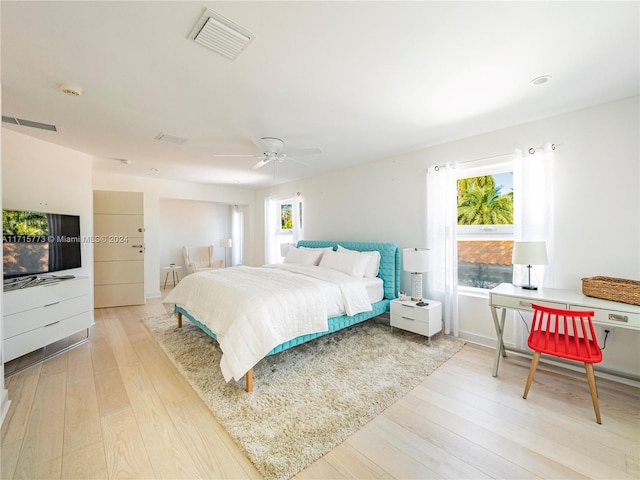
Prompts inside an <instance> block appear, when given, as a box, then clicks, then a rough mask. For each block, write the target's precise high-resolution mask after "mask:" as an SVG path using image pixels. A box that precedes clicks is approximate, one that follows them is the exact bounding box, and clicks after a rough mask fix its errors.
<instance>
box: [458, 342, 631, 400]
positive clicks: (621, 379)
mask: <svg viewBox="0 0 640 480" xmlns="http://www.w3.org/2000/svg"><path fill="white" fill-rule="evenodd" d="M458 338H460V339H462V340H465V341H467V342H470V343H474V344H476V345H481V346H483V347H489V348H492V349H493V350H495V349H496V342H497V340H496V339H495V338H488V337H483V336H481V335H474V334H473V333H469V332H459V334H458ZM505 347H506V348H507V354H513V355H518V356H521V357H524V358H527V359H529V360H530V359H531V358H532V357H533V354H532V353H531V351H529V350H522V349H517V348H515V345H510V344H508V343H505ZM540 362H542V363H546V364H549V365H554V366H556V367H562V368H566V369H568V370H572V371H575V372H580V373H584V368H583V366H582V364H580V365H576V364H575V363H573V362H568V361H567V362H565V361H563V360H554V359H551V358H548V357H544V356H543V357H541V359H540ZM594 370H595V373H596V376H598V377H600V378H606V379H607V380H611V381H614V382H618V383H623V384H625V385H630V386H632V387H640V377H638V376H637V375H633V374H630V373H626V372H621V371H618V370H611V369H608V368H602V367H598V365H597V364H596V365H594Z"/></svg>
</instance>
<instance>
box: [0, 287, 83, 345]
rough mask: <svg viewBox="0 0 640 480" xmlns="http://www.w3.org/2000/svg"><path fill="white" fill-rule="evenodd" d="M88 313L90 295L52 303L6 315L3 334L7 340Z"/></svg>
mask: <svg viewBox="0 0 640 480" xmlns="http://www.w3.org/2000/svg"><path fill="white" fill-rule="evenodd" d="M88 311H89V295H83V296H80V297H76V298H72V299H70V300H66V301H62V302H55V303H51V304H49V305H46V306H42V307H38V308H32V309H30V310H25V311H24V312H19V313H14V314H13V315H5V317H4V328H3V331H2V333H3V336H4V338H5V339H6V338H11V337H13V336H15V335H20V334H21V333H24V332H28V331H30V330H34V329H36V328H40V327H44V326H45V325H49V324H52V323H56V322H59V321H60V320H64V319H65V318H67V317H72V316H74V315H77V314H79V313H84V312H88Z"/></svg>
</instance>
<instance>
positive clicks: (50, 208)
mask: <svg viewBox="0 0 640 480" xmlns="http://www.w3.org/2000/svg"><path fill="white" fill-rule="evenodd" d="M25 128H26V127H25ZM52 135H55V133H52ZM91 166H92V165H91V157H90V156H89V155H86V154H83V153H80V152H77V151H75V150H71V149H69V148H65V147H60V146H58V145H55V144H53V143H49V142H45V141H42V140H38V139H35V138H33V137H29V136H27V135H23V134H21V133H17V132H14V131H12V130H8V129H6V128H3V129H2V207H3V208H7V209H16V210H34V211H38V212H51V213H62V214H69V215H80V233H81V235H82V237H83V238H90V237H91V236H93V191H92V189H91V176H92V173H91ZM81 253H82V268H76V269H73V270H69V271H68V273H69V274H71V275H82V276H87V277H89V278H90V280H91V305H92V306H93V244H92V243H91V242H83V243H82V250H81Z"/></svg>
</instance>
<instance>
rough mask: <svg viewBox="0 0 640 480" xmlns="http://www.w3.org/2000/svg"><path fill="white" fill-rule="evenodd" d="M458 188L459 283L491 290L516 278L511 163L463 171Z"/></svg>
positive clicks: (458, 181) (463, 285)
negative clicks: (514, 269)
mask: <svg viewBox="0 0 640 480" xmlns="http://www.w3.org/2000/svg"><path fill="white" fill-rule="evenodd" d="M456 187H457V214H458V219H457V248H458V286H460V287H469V288H481V289H491V288H494V287H495V286H497V285H499V284H500V283H510V282H511V280H512V277H513V266H512V264H511V256H512V252H513V170H512V167H511V165H510V164H509V165H505V164H503V165H501V166H494V167H484V168H482V169H481V170H480V171H478V169H474V170H473V171H471V170H467V171H466V172H465V171H462V172H460V174H459V177H458V178H457V180H456Z"/></svg>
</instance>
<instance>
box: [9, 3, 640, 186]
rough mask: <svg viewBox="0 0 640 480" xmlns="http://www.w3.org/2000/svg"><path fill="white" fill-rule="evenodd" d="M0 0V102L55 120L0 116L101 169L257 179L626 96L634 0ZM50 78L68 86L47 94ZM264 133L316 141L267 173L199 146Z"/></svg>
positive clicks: (269, 181) (227, 148) (260, 182)
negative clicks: (213, 18) (243, 43)
mask: <svg viewBox="0 0 640 480" xmlns="http://www.w3.org/2000/svg"><path fill="white" fill-rule="evenodd" d="M1 8H2V12H1V15H2V114H3V115H6V116H12V117H18V118H22V119H27V120H33V121H37V122H42V123H48V124H54V125H56V126H57V127H58V129H59V132H57V133H54V132H48V131H43V130H38V129H34V128H30V127H25V126H8V125H7V124H6V123H3V126H5V127H7V128H10V129H12V130H16V131H20V132H22V133H24V134H27V135H31V136H34V137H38V138H41V139H44V140H47V141H51V142H54V143H57V144H60V145H64V146H67V147H70V148H72V149H75V150H79V151H82V152H85V153H88V154H91V155H93V156H95V157H96V161H95V168H96V169H99V170H104V171H113V172H118V173H130V174H134V175H143V176H153V177H159V178H173V179H180V180H185V181H193V182H205V183H213V184H231V185H241V186H247V187H250V188H256V187H262V186H267V185H273V184H276V183H281V182H284V181H289V180H292V179H295V178H300V177H306V176H310V175H317V174H319V173H321V172H325V171H330V170H336V169H341V168H345V167H347V166H349V165H353V164H358V163H361V162H367V161H372V160H376V159H380V158H384V157H389V156H392V155H396V154H401V153H405V152H408V151H412V150H416V149H418V148H421V147H425V146H428V145H433V144H437V143H442V142H444V141H448V140H452V139H456V138H462V137H466V136H470V135H474V134H478V133H482V132H486V131H490V130H495V129H498V128H502V127H506V126H510V125H515V124H519V123H523V122H527V121H531V120H535V119H538V118H543V117H546V116H549V115H554V114H557V113H561V112H566V111H571V110H576V109H580V108H584V107H588V106H591V105H595V104H599V103H603V102H608V101H611V100H615V99H619V98H624V97H628V96H632V95H638V93H639V85H640V75H639V71H640V66H639V59H640V52H639V44H640V41H639V3H638V2H611V1H606V2H590V1H589V2H580V1H577V2H416V1H414V2H398V1H389V2H382V1H378V2H367V1H357V2H339V1H330V2H313V1H311V2H296V1H289V2H270V1H258V2H242V1H239V2H200V1H198V2H193V1H174V2H148V1H140V2H129V1H110V2H76V1H71V2H59V1H45V2H31V1H16V2H12V1H6V0H3V1H2V2H1ZM205 8H208V9H210V10H213V11H215V12H217V13H219V14H221V15H223V16H224V17H226V18H227V19H229V20H231V21H233V22H235V23H236V24H238V25H240V26H242V27H244V28H246V29H247V30H249V31H250V32H251V33H253V34H254V35H255V40H254V42H253V43H252V44H251V45H250V46H249V47H248V48H247V50H246V51H245V52H243V53H242V54H241V55H240V56H239V57H238V58H237V59H236V60H234V61H231V60H228V59H227V58H225V57H223V56H220V55H218V54H217V53H214V52H212V51H211V50H208V49H206V48H204V47H203V46H201V45H199V44H197V43H195V42H194V41H192V40H189V39H188V38H187V37H188V35H189V34H190V32H191V30H192V28H193V26H194V25H195V23H196V21H197V20H198V18H199V17H200V16H201V15H202V13H203V12H204V10H205ZM546 74H548V75H552V77H553V78H552V79H551V81H550V82H548V83H546V84H544V85H540V86H533V85H531V84H530V83H529V82H530V81H531V80H532V79H533V78H534V77H538V76H540V75H546ZM63 82H70V83H73V84H77V85H79V86H80V87H82V89H83V93H82V95H81V96H80V97H71V96H68V95H66V94H64V93H62V92H61V91H60V90H59V85H60V84H61V83H63ZM159 133H164V134H169V135H175V136H179V137H184V138H186V139H187V141H186V142H185V143H184V144H182V145H176V144H172V143H167V142H161V141H158V140H155V137H156V136H157V135H158V134H159ZM263 136H274V137H279V138H281V139H283V140H284V141H285V150H286V147H287V146H289V147H294V148H304V147H320V148H321V149H322V151H323V153H322V154H320V155H316V156H312V157H306V158H304V159H302V160H304V162H305V163H306V166H303V165H300V164H298V163H294V162H291V161H285V163H278V164H276V168H275V171H274V168H273V166H272V165H273V163H272V164H270V165H268V166H266V167H264V168H262V169H259V170H255V169H253V168H252V167H253V165H254V164H255V163H256V161H257V160H256V159H255V158H251V157H249V158H242V157H218V156H214V155H219V154H249V155H251V154H258V153H259V150H258V149H257V147H256V146H255V144H254V143H253V142H252V140H251V139H252V138H255V137H263ZM118 159H126V160H130V161H131V163H130V164H129V165H124V164H123V163H122V162H120V161H119V160H118ZM152 168H155V169H158V171H157V172H154V171H151V169H152Z"/></svg>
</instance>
